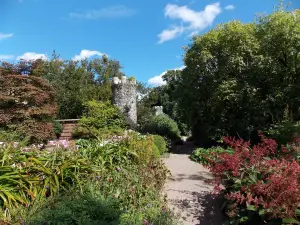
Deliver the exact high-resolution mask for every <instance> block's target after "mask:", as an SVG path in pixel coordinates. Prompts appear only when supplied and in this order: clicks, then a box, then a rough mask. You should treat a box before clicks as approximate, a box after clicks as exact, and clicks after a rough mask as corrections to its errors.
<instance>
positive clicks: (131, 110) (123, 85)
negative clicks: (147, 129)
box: [112, 76, 137, 127]
mask: <svg viewBox="0 0 300 225" xmlns="http://www.w3.org/2000/svg"><path fill="white" fill-rule="evenodd" d="M112 103H113V104H114V105H116V106H118V107H119V108H120V109H121V111H122V112H123V113H124V114H125V117H126V119H127V122H128V123H129V124H130V126H131V127H136V125H137V109H136V80H135V79H134V78H133V79H131V78H129V79H127V78H126V76H123V77H122V78H121V79H120V78H118V77H114V78H113V80H112Z"/></svg>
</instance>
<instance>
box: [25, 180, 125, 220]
mask: <svg viewBox="0 0 300 225" xmlns="http://www.w3.org/2000/svg"><path fill="white" fill-rule="evenodd" d="M120 215H121V210H120V208H119V200H118V199H115V198H112V197H109V198H105V197H104V196H103V193H101V191H100V190H99V188H98V187H97V186H96V185H93V184H89V185H86V186H85V188H84V191H83V192H80V191H79V190H78V189H77V190H76V189H72V190H70V191H68V193H67V194H64V195H60V196H57V197H56V198H55V199H54V200H50V201H47V202H46V203H45V204H44V205H43V207H42V209H41V210H40V211H38V212H36V213H35V214H34V215H32V216H31V217H30V218H28V219H27V221H26V222H27V223H26V224H34V225H35V224H41V225H42V224H65V225H69V224H99V225H101V224H102V225H105V224H119V217H120Z"/></svg>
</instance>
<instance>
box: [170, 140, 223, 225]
mask: <svg viewBox="0 0 300 225" xmlns="http://www.w3.org/2000/svg"><path fill="white" fill-rule="evenodd" d="M193 149H194V146H193V144H192V143H188V142H187V143H185V144H184V145H182V146H178V147H177V150H176V153H173V154H170V157H169V158H166V159H164V162H165V164H166V166H167V167H168V168H169V170H170V172H171V174H172V176H171V177H170V178H169V179H168V182H167V184H166V192H167V195H168V200H169V206H170V208H171V209H173V210H174V211H175V212H176V213H178V214H180V217H181V219H182V222H183V224H184V225H192V224H193V225H194V224H201V225H221V224H222V213H221V210H220V203H219V202H218V201H217V200H215V199H213V197H212V196H211V195H210V192H211V191H212V190H213V186H212V185H210V184H208V183H209V182H207V181H209V180H211V179H212V176H211V174H210V172H209V171H208V170H207V169H206V168H204V167H203V166H202V165H200V164H199V163H195V162H193V161H191V160H190V159H189V154H190V153H191V152H192V150H193Z"/></svg>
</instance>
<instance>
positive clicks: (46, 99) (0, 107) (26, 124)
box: [0, 75, 57, 141]
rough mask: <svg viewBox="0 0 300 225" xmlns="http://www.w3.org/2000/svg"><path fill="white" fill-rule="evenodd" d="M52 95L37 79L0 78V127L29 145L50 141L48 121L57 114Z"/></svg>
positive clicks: (48, 88)
mask: <svg viewBox="0 0 300 225" xmlns="http://www.w3.org/2000/svg"><path fill="white" fill-rule="evenodd" d="M54 100H55V92H54V89H53V88H52V86H51V85H50V84H49V82H48V81H47V80H45V79H42V78H40V77H34V76H22V75H1V76H0V127H4V128H6V129H7V128H9V129H13V130H15V131H17V132H19V133H20V134H21V135H24V136H29V137H31V140H32V141H44V140H47V139H49V138H52V137H53V128H52V124H51V123H50V121H52V120H53V118H54V116H55V115H56V112H57V107H56V104H55V103H54Z"/></svg>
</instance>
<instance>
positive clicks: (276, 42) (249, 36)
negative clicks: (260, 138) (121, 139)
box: [166, 9, 300, 142]
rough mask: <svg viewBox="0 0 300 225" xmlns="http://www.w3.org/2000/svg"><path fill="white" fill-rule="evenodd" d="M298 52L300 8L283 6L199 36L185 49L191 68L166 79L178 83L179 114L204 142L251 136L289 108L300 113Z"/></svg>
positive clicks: (295, 115) (292, 113) (294, 114)
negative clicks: (251, 20)
mask: <svg viewBox="0 0 300 225" xmlns="http://www.w3.org/2000/svg"><path fill="white" fill-rule="evenodd" d="M299 52H300V11H299V10H295V11H292V12H286V11H283V10H282V9H280V10H277V11H276V12H274V13H273V14H271V15H266V16H260V17H259V18H258V19H257V20H256V22H254V23H249V24H243V23H241V22H239V21H232V22H229V23H226V24H222V25H219V26H217V27H216V28H215V29H213V30H211V31H210V32H208V33H206V34H204V35H202V36H197V37H195V38H194V39H193V42H192V43H191V44H190V46H189V47H188V48H187V50H186V52H185V57H184V62H185V65H186V68H185V69H184V70H183V72H182V73H181V75H180V74H179V76H175V78H176V79H174V80H172V79H171V80H170V78H166V79H169V82H170V84H172V85H173V84H174V85H175V86H174V87H175V88H174V90H175V93H174V94H173V95H174V96H176V101H177V103H178V106H179V107H178V108H179V110H180V114H181V115H182V116H183V117H184V118H185V121H187V123H188V124H189V125H190V126H192V127H193V128H194V129H193V131H194V132H193V133H194V136H196V137H198V139H201V141H202V142H206V141H208V140H210V139H215V140H217V139H219V138H220V136H222V135H237V136H241V137H244V138H249V137H250V135H251V133H252V131H255V130H258V129H265V128H268V127H269V126H270V125H271V124H274V123H278V122H281V121H282V120H283V119H284V115H285V112H286V111H288V115H289V117H291V118H292V119H294V120H299V119H300V114H299V107H300V102H299V93H300V92H299V87H300V83H299V82H300V55H299ZM176 92H177V93H176ZM287 109H288V110H287Z"/></svg>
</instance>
